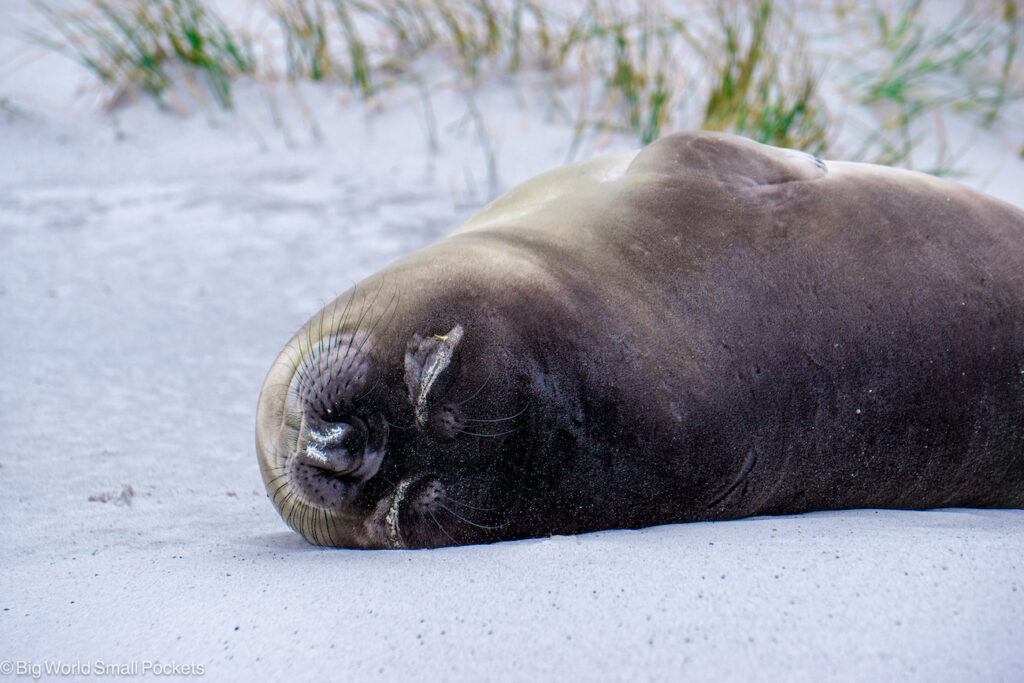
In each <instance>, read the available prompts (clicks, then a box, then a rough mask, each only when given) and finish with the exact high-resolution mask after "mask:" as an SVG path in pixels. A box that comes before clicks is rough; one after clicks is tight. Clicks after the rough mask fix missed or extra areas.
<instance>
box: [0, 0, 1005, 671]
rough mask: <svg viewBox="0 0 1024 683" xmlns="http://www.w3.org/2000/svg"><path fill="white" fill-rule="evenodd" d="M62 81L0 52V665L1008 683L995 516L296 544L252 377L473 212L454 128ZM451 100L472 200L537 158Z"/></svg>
mask: <svg viewBox="0 0 1024 683" xmlns="http://www.w3.org/2000/svg"><path fill="white" fill-rule="evenodd" d="M3 12H4V10H2V9H0V15H2V13H3ZM83 83H90V81H89V79H88V77H87V76H86V75H85V74H84V73H83V72H82V71H81V70H79V69H78V68H77V67H76V66H75V65H73V64H72V63H70V62H68V61H65V60H63V59H61V58H59V57H54V56H46V55H41V54H40V53H37V52H34V51H28V52H26V51H25V48H24V47H23V46H20V44H19V43H17V41H15V39H14V38H12V37H11V36H9V35H8V36H5V37H3V38H2V39H0V98H3V99H4V100H5V101H6V103H7V108H8V109H12V108H13V109H15V110H16V111H19V112H21V114H11V113H8V112H4V111H0V547H2V548H3V555H2V557H3V559H2V562H0V608H2V612H0V674H3V673H6V672H7V671H6V669H4V668H3V667H5V666H7V663H11V664H12V665H18V663H21V664H20V665H21V666H22V667H28V672H29V673H31V672H32V669H31V667H33V666H38V667H46V666H47V665H50V666H52V665H54V664H56V663H62V664H64V665H67V666H72V665H75V664H76V663H77V664H78V665H79V666H80V667H81V666H90V667H92V669H91V670H90V672H91V673H93V674H95V673H96V672H97V667H98V666H99V663H102V664H105V665H121V666H126V667H132V666H135V667H137V670H139V671H142V670H143V667H144V666H145V663H146V662H159V663H161V664H162V665H165V666H166V665H171V664H175V665H177V666H179V667H180V666H185V665H188V666H193V667H202V669H203V671H204V672H205V674H206V675H207V676H208V677H209V678H211V679H213V680H231V679H239V680H242V679H245V680H275V679H283V680H290V679H293V678H294V679H304V680H329V679H330V680H343V681H349V680H364V679H385V680H396V679H397V680H408V679H424V680H436V679H445V680H466V681H476V680H481V679H500V680H535V679H538V678H540V679H548V680H563V679H574V680H589V679H603V680H629V681H632V680H665V679H669V680H676V679H683V678H686V679H695V680H742V681H747V680H779V679H780V678H781V679H787V680H808V681H818V680H822V679H823V678H827V679H838V680H893V679H900V680H902V679H914V680H922V681H941V680H946V681H963V680H986V681H1014V680H1016V681H1020V680H1024V511H974V510H938V511H931V512H893V511H851V512H841V513H820V514H812V515H803V516H794V517H786V518H760V519H752V520H745V521H739V522H729V523H717V524H692V525H679V526H666V527H660V528H654V529H648V530H643V531H617V532H607V533H600V534H591V535H587V536H581V537H561V538H553V539H544V540H535V541H524V542H518V543H505V544H498V545H494V546H485V547H468V548H458V549H447V550H438V551H420V552H398V551H387V552H358V551H344V550H324V549H319V548H314V547H312V546H310V545H308V544H306V543H305V542H304V541H303V540H302V539H301V538H299V537H298V536H297V535H296V534H294V533H292V532H291V531H290V530H289V529H287V527H285V525H284V523H283V522H282V521H281V520H280V519H279V518H278V516H277V513H276V512H275V511H274V509H273V506H272V505H271V504H270V502H269V501H268V500H267V499H266V496H265V493H264V490H263V485H262V482H261V481H260V477H259V473H258V469H257V466H256V458H255V452H254V448H253V420H254V409H255V403H256V396H257V393H258V391H259V388H260V385H261V383H262V380H263V376H264V373H265V372H266V370H267V368H268V367H269V365H270V363H271V361H272V360H273V358H274V357H275V355H276V353H277V352H278V350H279V349H280V347H281V346H282V345H283V344H284V343H285V341H287V339H288V337H289V336H290V335H291V333H292V332H293V331H294V330H295V329H296V328H297V327H298V326H299V325H300V324H301V323H302V322H303V321H304V320H305V319H306V317H308V316H309V315H311V314H312V313H313V312H315V311H316V310H317V309H318V308H319V307H320V306H322V305H323V304H325V303H326V302H327V301H329V300H330V299H331V298H333V297H334V296H335V295H336V294H338V293H339V292H341V291H343V290H345V289H346V288H348V287H349V286H350V284H351V283H352V282H353V281H357V280H359V279H361V278H363V277H364V276H366V275H367V274H369V273H371V272H373V271H375V270H377V269H378V268H380V267H381V266H382V265H384V264H385V263H387V262H389V261H391V260H392V259H394V258H396V257H397V256H399V255H401V254H404V253H407V252H408V251H411V250H413V249H416V248H418V247H420V246H422V245H424V244H426V243H428V242H430V241H432V240H434V239H436V238H438V237H439V236H441V235H443V234H445V233H446V232H448V231H449V230H451V229H453V228H454V227H455V226H456V225H458V224H459V223H460V222H461V221H462V220H464V219H465V218H466V217H467V216H468V215H469V214H470V213H472V211H473V210H474V208H475V207H476V206H479V204H480V202H481V201H483V200H484V199H486V192H487V187H486V180H485V179H486V164H485V163H484V154H483V152H482V148H481V146H480V145H479V144H478V143H477V142H476V140H475V131H474V128H473V126H472V123H465V124H464V125H462V126H460V125H458V124H459V121H460V119H461V118H462V116H463V113H464V108H463V106H462V104H461V103H460V102H459V100H458V98H456V97H452V96H443V95H442V96H438V97H437V98H436V99H435V101H434V107H435V115H436V117H437V120H438V126H439V129H440V132H441V139H440V143H441V144H440V151H439V153H438V154H431V153H430V151H429V149H428V145H427V142H426V140H427V137H426V135H425V133H424V124H423V121H424V115H423V112H422V110H421V109H419V108H418V107H419V105H418V104H417V101H416V100H415V99H412V100H410V101H409V102H405V103H402V102H400V98H399V97H398V96H396V97H395V98H394V100H393V101H391V102H389V103H388V106H387V108H386V109H385V110H384V111H383V112H380V113H377V114H372V115H371V114H368V113H367V112H365V111H364V109H363V108H362V106H361V105H360V104H359V103H346V102H344V101H343V98H342V97H340V96H339V95H338V94H337V93H336V92H335V93H330V92H322V91H318V90H317V89H315V88H303V89H302V90H301V100H302V101H303V102H305V103H306V104H307V105H308V106H309V108H310V109H311V110H313V111H315V112H316V119H317V121H318V123H319V127H320V129H321V131H322V133H323V139H322V140H320V141H313V140H311V139H310V136H309V134H308V128H307V127H306V126H305V125H304V124H303V123H302V120H301V116H300V114H299V113H297V112H298V108H297V107H296V106H294V103H295V102H296V101H299V99H300V96H299V95H290V94H288V93H287V92H284V91H283V90H282V91H281V92H279V96H280V97H281V99H282V101H284V102H285V109H286V117H288V121H289V123H288V126H287V129H288V137H290V139H291V143H292V144H291V146H289V145H288V144H286V140H285V135H283V134H282V132H281V131H279V130H277V129H275V128H274V127H273V126H272V125H270V123H269V122H268V121H266V120H265V119H266V118H267V116H266V114H265V107H263V106H262V104H261V97H262V95H261V93H260V89H259V88H257V87H243V88H242V89H241V91H240V93H239V97H240V104H239V109H240V111H241V112H243V113H244V114H243V115H239V116H237V117H234V116H224V115H220V114H216V113H211V114H204V113H199V114H195V115H193V116H191V117H185V118H182V117H177V116H172V115H167V114H164V113H160V112H158V111H156V110H155V109H154V107H153V106H152V105H150V104H148V103H140V104H136V105H133V106H131V107H129V108H127V109H124V110H120V111H118V112H117V113H116V114H115V115H114V116H113V117H111V116H109V115H106V114H103V113H102V112H101V111H100V110H99V98H98V97H97V95H96V90H95V88H94V86H89V88H88V89H86V90H85V91H82V90H80V86H81V84H83ZM481 109H482V110H483V111H484V114H485V119H486V122H487V125H488V129H489V136H490V138H491V141H492V144H494V145H495V148H496V149H497V151H498V153H499V157H498V158H499V170H500V181H501V184H502V187H508V186H510V185H512V184H514V183H516V182H518V181H520V180H523V179H525V178H527V177H529V176H531V175H533V174H535V173H536V172H539V171H541V170H544V169H547V168H551V167H554V166H557V165H559V164H560V163H562V161H563V160H564V158H565V156H566V153H567V149H568V141H569V137H570V136H569V134H568V131H569V129H568V128H567V127H565V126H561V125H557V124H550V123H544V121H543V117H542V116H541V111H540V107H539V105H538V106H537V107H535V108H534V109H533V110H530V111H526V112H524V111H523V110H522V109H521V108H520V107H519V105H518V104H517V103H516V98H515V96H514V93H513V92H511V91H509V92H505V91H502V90H496V91H492V92H490V93H489V94H488V95H487V96H486V97H485V98H483V100H482V101H481ZM612 143H613V144H612V145H611V147H610V148H624V147H625V146H627V145H628V144H629V141H627V140H613V141H612ZM1022 145H1024V140H1022V139H1021V136H1020V134H1019V131H1015V130H1013V129H1009V128H1007V127H1003V128H1001V129H999V128H997V129H995V130H993V131H992V132H990V133H986V134H985V135H984V136H982V137H980V138H979V141H978V143H977V145H975V149H974V150H973V151H972V156H971V157H970V158H969V159H967V160H966V162H965V164H966V165H967V166H971V167H974V168H979V169H982V170H984V169H989V170H991V169H999V170H998V173H995V174H992V173H988V174H985V173H980V174H978V175H975V176H971V177H969V178H966V179H965V180H966V182H968V183H970V184H974V185H976V186H978V185H984V186H986V187H987V188H988V189H989V190H990V191H993V192H994V193H996V194H998V195H1000V196H1002V197H1003V198H1004V199H1007V200H1009V201H1015V202H1016V203H1017V204H1018V205H1021V204H1024V201H1022V190H1021V188H1022V187H1024V162H1022V161H1021V160H1020V159H1019V158H1017V156H1016V152H1017V149H1019V148H1020V147H1021V146H1022ZM1015 146H1016V147H1015ZM610 148H609V149H610ZM595 153H597V150H595V149H593V147H590V148H588V149H586V150H584V153H583V156H587V155H591V154H595ZM468 179H472V180H468ZM481 179H484V180H481ZM126 486H129V487H130V490H129V489H127V488H125V487H126ZM129 491H131V492H133V493H130V492H129ZM90 498H97V499H100V500H90ZM104 498H107V499H108V500H107V501H106V502H102V499H104ZM180 671H181V670H180V669H179V672H180ZM83 673H85V672H83ZM93 677H94V676H93Z"/></svg>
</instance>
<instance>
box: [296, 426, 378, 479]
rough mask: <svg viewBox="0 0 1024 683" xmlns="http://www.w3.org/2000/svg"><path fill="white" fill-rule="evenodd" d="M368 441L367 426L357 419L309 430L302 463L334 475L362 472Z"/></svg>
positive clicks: (300, 454)
mask: <svg viewBox="0 0 1024 683" xmlns="http://www.w3.org/2000/svg"><path fill="white" fill-rule="evenodd" d="M366 441H367V430H366V425H365V424H364V423H363V422H362V420H359V419H358V418H354V419H351V420H350V421H349V422H335V423H330V424H325V425H323V426H322V427H319V428H313V429H310V430H309V440H308V441H307V443H306V447H305V448H304V449H302V450H301V451H300V452H299V454H298V457H299V462H301V463H303V464H305V465H310V466H312V467H316V468H319V469H321V470H327V471H328V472H331V473H333V474H339V475H346V474H352V473H354V472H355V471H356V470H358V469H359V466H360V464H361V461H362V459H363V452H364V451H365V450H366Z"/></svg>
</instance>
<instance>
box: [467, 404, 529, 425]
mask: <svg viewBox="0 0 1024 683" xmlns="http://www.w3.org/2000/svg"><path fill="white" fill-rule="evenodd" d="M529 407H530V406H526V408H529ZM526 408H523V409H522V410H520V411H519V412H518V413H516V414H515V415H509V416H508V417H495V418H491V419H484V418H477V417H467V418H465V420H466V422H505V421H507V420H514V419H516V418H517V417H519V416H520V415H522V414H523V413H525V412H526Z"/></svg>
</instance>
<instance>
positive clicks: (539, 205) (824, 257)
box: [256, 132, 1024, 548]
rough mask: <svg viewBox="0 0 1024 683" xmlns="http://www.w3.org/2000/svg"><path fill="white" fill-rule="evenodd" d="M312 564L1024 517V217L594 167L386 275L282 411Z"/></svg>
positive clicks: (949, 202) (743, 146)
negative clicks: (903, 515)
mask: <svg viewBox="0 0 1024 683" xmlns="http://www.w3.org/2000/svg"><path fill="white" fill-rule="evenodd" d="M256 446H257V451H258V454H259V463H260V467H261V469H262V473H263V479H264V482H265V483H266V487H267V491H268V494H269V497H270V498H271V499H272V501H273V503H274V505H275V506H276V507H277V509H278V510H279V512H280V514H281V516H282V517H283V518H284V520H285V521H286V522H287V523H288V525H289V526H291V527H292V528H293V529H295V530H296V531H298V532H299V533H301V534H302V535H303V536H304V537H305V538H306V539H307V540H308V541H310V542H311V543H314V544H318V545H329V546H345V547H358V548H417V547H434V546H446V545H455V544H469V543H481V542H492V541H499V540H506V539H517V538H526V537H537V536H542V535H548V534H573V533H581V532H588V531H594V530H598V529H609V528H636V527H643V526H648V525H654V524H662V523H670V522H689V521H698V520H724V519H733V518H738V517H745V516H749V515H778V514H786V513H799V512H806V511H811V510H828V509H839V508H866V507H867V508H909V509H925V508H935V507H1022V506H1024V212H1022V211H1020V210H1019V209H1017V208H1015V207H1013V206H1010V205H1009V204H1006V203H1003V202H1001V201H998V200H996V199H993V198H990V197H987V196H985V195H983V194H981V193H979V192H976V191H973V190H970V189H968V188H965V187H962V186H960V185H957V184H955V183H952V182H947V181H944V180H940V179H936V178H933V177H930V176H926V175H922V174H918V173H912V172H908V171H900V170H894V169H890V168H884V167H879V166H872V165H866V164H855V163H841V162H831V161H830V162H828V163H824V162H822V161H820V160H818V159H816V158H814V157H811V156H809V155H805V154H802V153H799V152H794V151H789V150H784V149H778V148H774V147H768V146H764V145H761V144H757V143H754V142H751V141H749V140H746V139H742V138H738V137H733V136H728V135H722V134H712V133H703V132H702V133H686V134H675V135H670V136H668V137H665V138H663V139H661V140H659V141H657V142H655V143H653V144H651V145H649V146H648V147H646V148H644V149H643V150H641V151H639V152H632V153H627V154H619V155H615V156H609V157H606V158H602V159H598V160H596V161H589V162H585V163H579V164H575V165H571V166H568V167H566V168H563V169H561V170H557V171H554V172H551V173H547V174H545V175H542V176H540V177H538V178H536V179H534V180H531V181H529V182H527V183H525V184H524V185H522V186H520V187H518V188H516V189H514V190H512V191H511V192H509V193H507V194H506V195H504V196H502V197H500V198H498V199H497V200H496V201H494V202H493V203H491V204H490V205H488V206H487V207H485V208H484V209H483V210H482V211H481V212H480V213H479V214H478V215H476V216H475V217H474V218H472V219H471V220H470V221H469V222H467V223H466V224H465V225H463V226H462V227H461V228H459V229H458V230H456V231H455V232H454V233H453V234H452V235H450V236H449V237H447V238H446V239H443V240H441V241H440V242H437V243H435V244H433V245H432V246H429V247H427V248H425V249H422V250H421V251H418V252H416V253H413V254H411V255H409V256H407V257H405V258H403V259H401V260H399V261H397V262H396V263H394V264H393V265H390V266H388V267H387V268H385V269H384V270H382V271H380V272H379V273H377V274H375V275H373V276H371V277H369V278H367V279H366V280H364V281H362V282H360V283H359V284H357V285H356V286H354V287H353V288H352V289H351V290H350V291H348V292H346V293H344V294H342V295H341V296H340V297H339V298H338V299H337V300H336V301H334V302H333V303H331V304H329V305H328V306H327V307H325V308H324V309H323V310H322V311H320V312H319V313H317V314H316V315H315V316H313V318H312V319H311V320H310V321H309V322H308V323H307V324H306V325H305V326H304V327H303V328H302V329H301V330H299V332H298V333H297V334H296V335H295V336H294V338H292V340H291V341H290V342H289V343H288V345H287V346H286V347H285V348H284V350H283V351H282V353H281V355H280V356H279V358H278V359H277V361H276V362H275V363H274V365H273V367H272V368H271V370H270V373H269V375H268V376H267V379H266V383H265V384H264V386H263V390H262V393H261V396H260V399H259V408H258V415H257V427H256Z"/></svg>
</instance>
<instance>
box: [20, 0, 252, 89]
mask: <svg viewBox="0 0 1024 683" xmlns="http://www.w3.org/2000/svg"><path fill="white" fill-rule="evenodd" d="M36 6H37V7H39V9H40V10H41V11H42V13H43V14H44V15H45V16H46V17H47V18H48V19H49V21H50V23H51V24H52V25H53V26H54V28H55V29H56V30H57V31H58V33H59V34H60V36H61V38H62V40H57V41H54V40H52V39H50V38H48V37H45V36H36V37H37V39H38V40H40V41H41V42H43V43H45V44H47V45H49V46H51V47H53V48H54V49H56V50H59V51H61V52H63V53H64V54H67V55H69V56H70V57H72V58H73V59H75V60H76V61H78V62H79V63H81V64H82V65H83V66H85V67H86V68H87V69H89V70H90V71H92V72H93V73H94V74H95V75H96V76H97V77H98V78H99V79H100V80H101V81H103V82H104V83H107V84H109V85H111V86H113V87H115V88H116V89H117V90H118V91H119V93H121V94H124V93H130V92H131V91H134V90H141V91H143V92H145V93H147V94H149V95H152V96H153V97H155V98H157V99H160V96H161V95H162V94H163V93H164V92H165V91H167V90H168V89H169V88H170V87H171V86H172V83H173V82H174V80H175V74H174V67H177V66H183V67H185V69H186V70H187V73H188V76H189V77H194V76H196V75H198V76H199V77H201V79H202V80H203V81H204V82H205V84H206V86H207V88H208V90H209V92H210V93H211V94H212V95H213V98H214V100H215V101H216V102H217V104H219V105H220V106H221V107H223V108H225V109H229V108H231V104H232V101H231V83H232V80H233V79H234V78H235V77H237V76H239V75H242V74H251V73H253V72H254V70H255V62H254V60H253V57H252V52H251V50H250V48H249V46H248V44H247V43H246V42H245V41H244V40H242V39H241V38H240V37H239V36H238V35H237V34H235V33H234V32H232V31H231V30H230V29H229V28H228V26H227V24H226V23H225V22H224V21H223V20H222V19H221V18H220V17H219V16H218V15H216V14H215V13H213V12H212V11H211V10H210V9H209V8H208V7H207V6H206V3H204V2H203V1H202V0H150V1H148V2H116V1H109V2H108V1H106V0H94V1H93V2H92V4H91V7H89V8H88V9H87V10H86V11H83V12H74V13H69V12H58V11H56V10H54V9H53V8H51V7H50V6H49V5H47V4H46V3H45V2H43V1H42V0H36Z"/></svg>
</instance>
